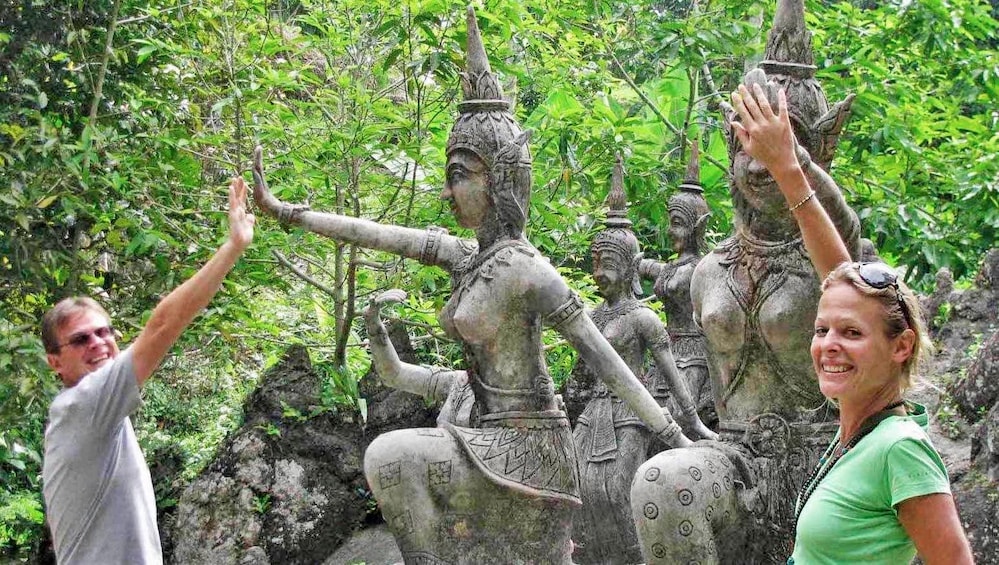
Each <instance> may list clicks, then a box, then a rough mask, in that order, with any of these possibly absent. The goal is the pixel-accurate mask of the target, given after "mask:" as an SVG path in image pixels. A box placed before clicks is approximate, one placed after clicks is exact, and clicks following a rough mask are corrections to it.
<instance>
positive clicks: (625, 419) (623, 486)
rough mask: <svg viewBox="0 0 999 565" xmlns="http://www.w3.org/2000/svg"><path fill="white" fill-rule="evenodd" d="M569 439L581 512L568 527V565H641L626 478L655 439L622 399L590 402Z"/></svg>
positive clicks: (609, 397) (608, 398) (641, 460)
mask: <svg viewBox="0 0 999 565" xmlns="http://www.w3.org/2000/svg"><path fill="white" fill-rule="evenodd" d="M573 440H574V441H575V443H576V450H577V452H578V454H579V474H580V481H581V489H582V498H583V507H582V508H581V509H580V510H579V512H578V513H577V514H576V517H575V519H574V520H573V526H572V541H573V543H574V545H575V551H574V552H573V554H572V557H573V561H574V562H576V563H579V564H581V565H588V564H598V563H615V564H625V563H641V562H642V561H643V560H642V551H641V546H640V545H639V544H638V535H637V534H636V532H635V525H634V521H633V520H632V518H631V503H630V492H631V479H632V477H634V475H635V471H636V470H637V469H638V467H639V465H641V464H642V463H644V462H645V460H646V459H648V457H649V451H650V449H651V447H652V444H653V441H654V436H653V434H652V432H651V431H650V430H649V429H648V427H646V426H645V424H643V423H642V422H641V420H639V419H638V417H637V416H636V415H635V413H634V412H633V411H632V410H631V408H629V407H628V405H627V404H625V403H624V402H623V401H622V400H620V399H618V398H614V397H613V396H610V395H606V396H602V397H597V398H594V399H593V400H591V401H590V402H589V403H588V404H587V405H586V408H585V409H584V410H583V413H582V414H581V415H580V416H579V421H578V422H577V423H576V429H575V430H573Z"/></svg>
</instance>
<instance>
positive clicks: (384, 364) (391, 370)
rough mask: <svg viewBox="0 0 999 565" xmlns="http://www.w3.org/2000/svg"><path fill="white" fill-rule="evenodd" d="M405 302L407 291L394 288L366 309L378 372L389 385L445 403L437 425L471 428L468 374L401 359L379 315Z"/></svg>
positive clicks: (470, 392)
mask: <svg viewBox="0 0 999 565" xmlns="http://www.w3.org/2000/svg"><path fill="white" fill-rule="evenodd" d="M404 300H406V291H404V290H400V289H398V288H393V289H391V290H386V291H385V292H383V293H381V294H379V295H378V296H376V297H375V298H373V299H372V300H371V301H370V302H369V303H368V306H367V307H366V308H365V309H364V324H365V327H366V328H367V330H368V347H369V349H370V351H371V362H372V364H373V365H374V367H375V371H376V372H377V373H378V376H379V377H381V379H382V381H383V382H384V383H385V384H386V385H387V386H390V387H392V388H397V389H399V390H403V391H406V392H409V393H412V394H416V395H419V396H422V397H423V398H425V399H426V400H430V401H434V402H440V401H443V402H444V404H443V405H442V406H441V410H440V413H439V414H438V416H437V424H438V425H441V424H444V423H448V424H454V425H458V426H467V425H469V422H470V421H471V420H470V416H471V412H472V405H473V404H474V401H475V396H474V395H473V394H472V387H471V385H469V384H468V371H458V370H452V369H446V368H441V367H424V366H422V365H413V364H411V363H404V362H403V361H401V360H400V359H399V355H398V353H397V352H396V350H395V347H394V346H393V345H392V340H391V338H390V337H389V333H388V331H387V330H386V329H385V325H384V324H383V323H382V320H381V316H380V314H381V307H382V306H383V305H385V304H391V303H393V302H402V301H404Z"/></svg>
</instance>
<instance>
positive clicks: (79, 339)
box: [59, 326, 114, 347]
mask: <svg viewBox="0 0 999 565" xmlns="http://www.w3.org/2000/svg"><path fill="white" fill-rule="evenodd" d="M92 335H93V336H97V339H107V338H109V337H114V328H112V327H111V326H104V327H103V328H97V329H96V330H94V331H92V332H85V333H82V334H76V335H74V336H73V337H71V338H69V339H68V340H66V343H61V344H59V347H65V346H67V345H72V346H73V347H85V346H86V345H87V344H89V343H90V336H92Z"/></svg>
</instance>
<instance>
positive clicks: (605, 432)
mask: <svg viewBox="0 0 999 565" xmlns="http://www.w3.org/2000/svg"><path fill="white" fill-rule="evenodd" d="M607 204H608V205H609V211H608V214H607V220H606V223H605V228H604V229H603V230H602V231H601V232H600V233H598V234H597V235H596V236H595V237H594V239H593V243H592V245H591V251H592V255H593V278H594V280H595V281H596V283H597V287H598V288H599V290H600V294H601V296H602V297H603V298H604V301H603V302H601V303H600V305H599V306H597V308H596V309H594V310H593V311H591V312H589V313H588V314H589V316H590V318H591V319H592V320H593V321H594V323H595V324H596V326H597V327H598V328H599V329H600V331H601V333H602V334H603V336H604V337H605V338H606V339H607V341H608V342H609V343H610V344H611V345H612V346H613V347H614V349H615V350H616V351H617V352H618V354H620V356H621V358H622V359H623V360H624V361H625V363H627V364H628V366H629V368H630V369H631V371H632V373H634V374H636V375H648V378H647V381H646V382H645V383H643V384H644V385H645V386H646V388H648V389H649V390H650V392H652V393H653V396H655V397H656V399H657V400H658V401H660V403H662V404H664V403H665V400H666V397H667V395H669V394H670V393H671V392H673V393H674V394H673V396H674V397H675V398H676V399H677V402H676V403H675V404H676V405H677V406H678V408H680V411H681V412H682V413H683V414H684V420H685V422H686V423H688V426H687V428H688V429H687V430H686V431H687V432H688V435H693V436H695V437H696V436H700V435H702V434H701V433H699V432H700V431H703V430H704V428H703V425H702V426H701V430H698V429H693V428H691V426H692V425H696V422H695V421H694V420H696V418H697V411H696V407H695V405H694V403H693V400H691V397H690V394H689V392H688V390H687V388H686V383H685V382H683V380H682V377H681V375H680V373H679V371H678V369H677V368H676V363H675V361H674V359H673V356H672V355H671V353H670V338H669V334H668V333H667V332H666V329H665V328H664V327H663V324H662V322H661V321H660V320H659V318H658V316H657V315H656V314H655V312H653V311H652V310H651V309H650V308H649V307H647V306H646V305H645V304H643V303H642V302H641V301H639V299H638V296H639V295H640V294H641V292H642V286H641V284H640V280H639V276H638V267H639V264H640V262H641V261H642V254H641V253H640V251H639V246H638V240H637V239H636V238H635V235H634V233H633V232H632V230H631V221H629V220H628V218H627V207H626V196H625V193H624V171H623V165H622V162H621V158H620V156H618V159H617V163H616V164H615V167H614V174H613V179H612V182H611V190H610V191H609V193H608V195H607ZM651 360H654V361H655V363H656V366H657V367H658V368H659V370H653V371H649V368H650V363H649V361H651ZM678 387H679V389H680V390H677V389H678ZM573 393H574V394H576V395H579V396H582V397H584V398H586V399H587V400H588V401H587V402H586V406H585V408H584V409H583V411H582V413H581V414H580V415H579V417H578V420H577V422H576V426H575V429H574V430H573V441H574V442H575V444H576V450H577V453H578V455H579V469H580V478H581V485H580V490H581V492H582V500H583V507H582V508H581V509H580V510H579V512H578V513H577V514H576V517H575V519H574V522H573V535H572V540H573V543H574V545H575V551H574V553H573V561H574V562H575V563H580V564H591V563H617V564H624V563H641V562H643V559H642V553H641V549H640V547H639V544H638V536H637V534H636V532H635V527H634V523H633V521H632V519H631V504H630V501H629V491H630V487H631V478H632V477H633V476H634V474H635V471H636V470H637V469H638V466H639V465H641V464H642V463H643V462H644V461H645V460H646V459H648V457H649V455H650V454H651V451H650V450H651V448H656V450H659V449H662V447H663V446H662V445H661V444H659V443H658V442H656V438H655V434H653V433H652V432H651V431H650V430H649V429H648V428H647V427H646V426H645V424H643V423H642V421H641V420H640V419H639V418H638V417H637V416H636V415H635V413H634V411H633V410H631V408H629V407H628V405H627V404H626V403H625V402H624V401H623V400H622V399H620V398H618V397H617V396H616V395H615V394H613V393H612V392H611V391H610V390H609V389H608V387H607V386H606V385H605V384H604V383H603V382H602V381H600V380H599V379H597V378H596V377H595V376H594V375H592V374H591V371H589V369H588V368H587V366H586V364H585V363H580V364H579V365H577V366H576V368H575V370H574V371H573V376H572V378H571V379H570V380H569V382H568V383H567V391H566V394H567V396H568V395H569V394H573Z"/></svg>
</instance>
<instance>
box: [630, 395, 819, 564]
mask: <svg viewBox="0 0 999 565" xmlns="http://www.w3.org/2000/svg"><path fill="white" fill-rule="evenodd" d="M836 429H837V424H835V423H824V424H809V423H790V424H789V423H788V422H786V421H785V420H784V419H783V418H781V417H780V416H777V415H775V414H763V415H760V416H757V417H756V418H754V419H753V420H751V421H750V422H744V423H734V422H722V424H721V437H722V441H699V442H697V443H695V444H694V446H693V447H691V448H687V449H678V450H670V451H665V452H662V453H660V454H658V455H656V456H655V457H653V458H652V459H650V460H649V461H647V462H646V463H645V464H643V465H642V466H641V467H640V468H639V470H638V472H637V473H636V474H635V481H634V483H633V486H632V491H631V496H632V513H633V514H634V517H635V520H636V526H637V529H638V533H639V538H640V542H641V544H642V551H643V554H644V555H645V558H646V560H647V562H648V563H649V564H653V563H657V564H658V563H675V562H678V561H677V559H679V558H680V557H683V560H682V562H683V563H688V562H695V561H696V562H699V563H701V564H702V565H706V564H708V563H784V562H785V561H786V560H787V557H788V555H790V547H791V542H792V541H793V539H792V536H793V528H794V503H795V500H796V499H797V496H798V492H799V490H800V489H801V486H802V484H803V483H804V481H805V479H806V478H807V477H808V474H809V473H810V472H811V470H812V467H813V466H814V465H815V464H816V463H817V462H818V458H819V457H820V456H821V455H822V452H823V450H824V449H825V448H826V447H827V446H828V444H829V441H831V439H832V437H833V436H834V435H835V433H836Z"/></svg>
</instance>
